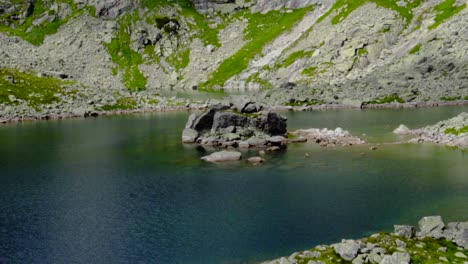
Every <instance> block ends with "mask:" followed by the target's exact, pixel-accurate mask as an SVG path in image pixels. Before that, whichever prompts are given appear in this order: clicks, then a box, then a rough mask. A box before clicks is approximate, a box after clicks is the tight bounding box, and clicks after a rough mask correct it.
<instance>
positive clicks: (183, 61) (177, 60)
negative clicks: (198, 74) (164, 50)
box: [167, 49, 190, 70]
mask: <svg viewBox="0 0 468 264" xmlns="http://www.w3.org/2000/svg"><path fill="white" fill-rule="evenodd" d="M167 62H168V63H169V64H170V65H172V66H174V68H176V69H177V70H181V69H185V68H186V67H187V66H188V65H189V63H190V49H186V50H184V51H182V52H180V53H177V54H174V55H172V56H170V57H169V58H167Z"/></svg>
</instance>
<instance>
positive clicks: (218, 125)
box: [211, 112, 248, 133]
mask: <svg viewBox="0 0 468 264" xmlns="http://www.w3.org/2000/svg"><path fill="white" fill-rule="evenodd" d="M247 124H248V118H247V117H246V116H243V115H239V114H236V113H233V112H217V113H216V114H215V115H214V118H213V125H212V128H211V132H212V133H213V132H215V131H218V130H219V129H222V128H228V127H245V126H246V125H247Z"/></svg>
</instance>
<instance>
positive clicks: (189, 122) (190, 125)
mask: <svg viewBox="0 0 468 264" xmlns="http://www.w3.org/2000/svg"><path fill="white" fill-rule="evenodd" d="M196 119H197V115H196V114H191V115H190V116H189V118H188V120H187V124H186V125H185V128H193V125H194V123H195V120H196Z"/></svg>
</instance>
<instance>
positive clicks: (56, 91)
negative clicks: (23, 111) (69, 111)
mask: <svg viewBox="0 0 468 264" xmlns="http://www.w3.org/2000/svg"><path fill="white" fill-rule="evenodd" d="M67 84H70V82H65V81H61V80H57V79H54V78H51V77H38V76H37V75H36V74H35V73H33V72H20V71H18V70H15V69H7V68H0V103H7V104H17V103H18V102H17V101H16V100H18V99H19V100H24V101H26V102H27V103H28V105H29V106H32V107H37V106H39V105H43V104H51V103H54V102H58V101H60V98H59V96H60V95H61V94H64V91H63V87H64V86H65V85H67ZM12 99H13V100H12Z"/></svg>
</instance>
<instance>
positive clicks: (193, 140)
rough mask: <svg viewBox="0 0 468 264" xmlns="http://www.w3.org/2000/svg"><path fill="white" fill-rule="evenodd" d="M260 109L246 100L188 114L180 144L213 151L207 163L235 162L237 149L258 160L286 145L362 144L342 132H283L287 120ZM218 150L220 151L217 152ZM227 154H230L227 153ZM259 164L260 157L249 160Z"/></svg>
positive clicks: (304, 130)
mask: <svg viewBox="0 0 468 264" xmlns="http://www.w3.org/2000/svg"><path fill="white" fill-rule="evenodd" d="M263 109H264V107H263V106H262V105H259V104H258V103H256V102H253V101H251V100H248V99H240V100H238V101H235V102H234V103H230V104H220V105H217V106H214V107H211V108H209V109H208V110H206V111H204V112H202V113H200V114H195V113H193V114H191V115H190V116H189V118H188V120H187V124H186V125H185V128H184V130H183V132H182V143H184V144H196V145H198V148H200V149H204V150H206V149H210V150H213V151H217V152H214V153H212V154H211V155H208V156H205V157H203V158H202V160H206V161H209V162H225V161H236V160H240V159H241V158H242V153H241V152H239V151H235V150H237V149H249V148H256V149H258V150H260V151H259V152H258V154H259V155H260V156H263V155H265V154H266V153H267V152H270V153H271V152H278V151H281V150H283V149H286V148H287V146H288V144H292V143H305V142H307V141H312V142H314V143H317V144H319V145H320V146H321V147H328V148H333V147H336V146H352V145H360V144H365V143H366V142H365V141H364V140H362V139H360V138H358V137H355V136H352V135H351V133H350V132H349V131H346V130H343V129H342V128H339V127H338V128H336V129H334V130H329V129H326V128H323V129H317V128H310V129H299V130H296V131H290V132H288V130H287V118H286V117H283V116H281V115H279V114H278V113H275V112H272V111H268V110H263ZM220 150H221V151H220ZM227 150H230V151H227ZM248 161H249V162H250V163H254V164H259V163H262V162H263V161H264V159H263V158H261V157H251V158H249V159H248Z"/></svg>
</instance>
